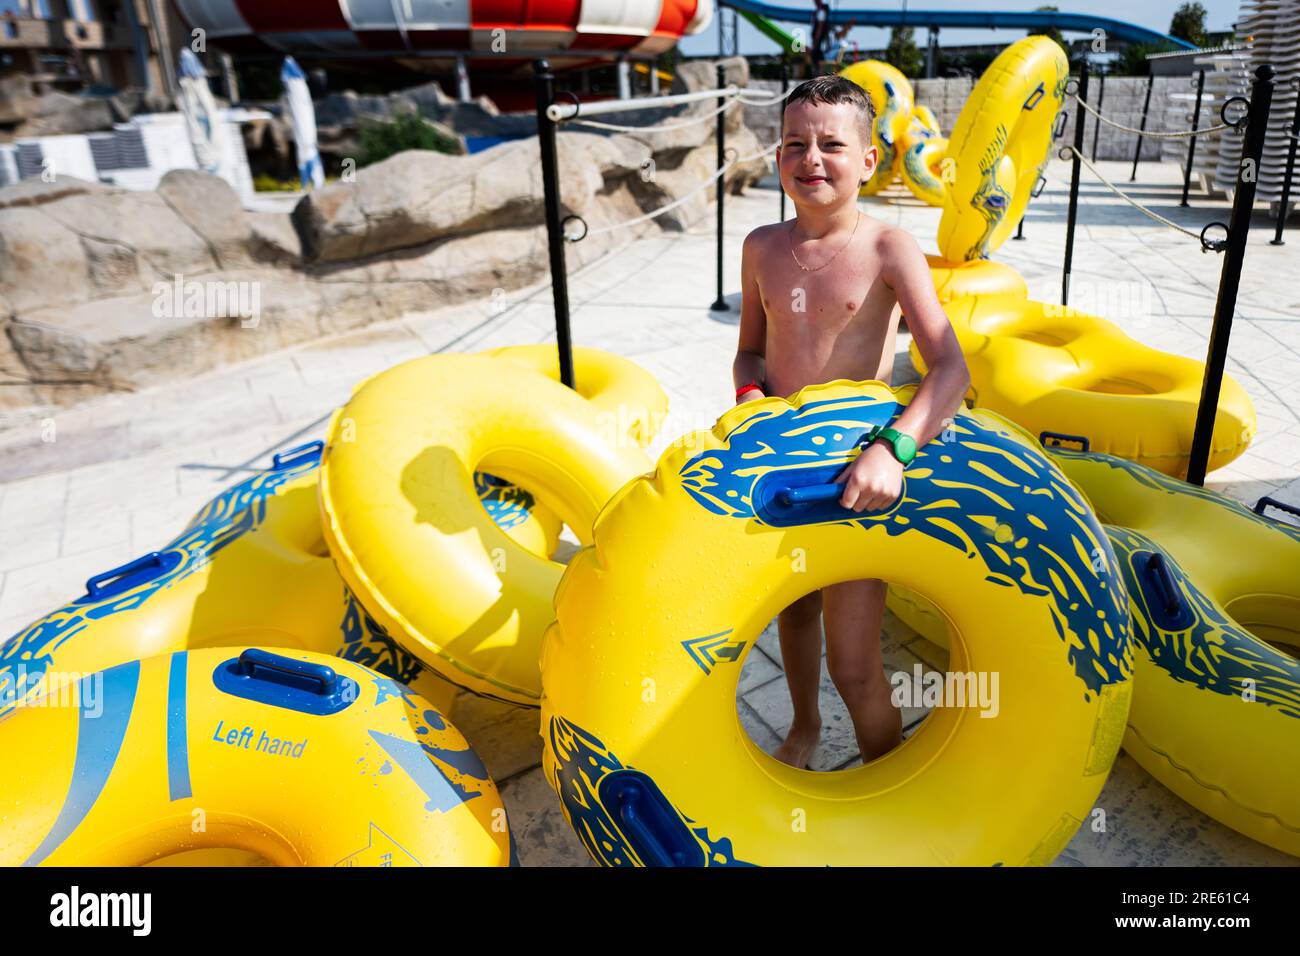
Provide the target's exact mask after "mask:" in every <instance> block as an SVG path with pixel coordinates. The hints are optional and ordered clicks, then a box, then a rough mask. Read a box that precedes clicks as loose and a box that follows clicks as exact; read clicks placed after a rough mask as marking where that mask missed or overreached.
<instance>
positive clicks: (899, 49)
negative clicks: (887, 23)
mask: <svg viewBox="0 0 1300 956" xmlns="http://www.w3.org/2000/svg"><path fill="white" fill-rule="evenodd" d="M915 35H916V31H915V30H913V29H912V28H911V27H892V28H891V29H890V31H889V46H887V47H885V62H886V63H888V64H890V65H891V66H895V67H897V68H898V71H899V72H900V73H902V74H903V75H904V76H906V77H917V76H920V75H921V71H922V70H923V69H924V68H925V59H924V58H923V57H922V56H921V50H920V48H918V47H917V45H916V36H915Z"/></svg>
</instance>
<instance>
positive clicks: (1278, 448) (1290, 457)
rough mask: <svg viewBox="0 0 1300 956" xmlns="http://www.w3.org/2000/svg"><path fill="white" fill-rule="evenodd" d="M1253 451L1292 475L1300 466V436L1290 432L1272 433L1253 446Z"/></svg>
mask: <svg viewBox="0 0 1300 956" xmlns="http://www.w3.org/2000/svg"><path fill="white" fill-rule="evenodd" d="M1251 450H1252V451H1253V452H1255V453H1256V454H1257V455H1258V456H1259V457H1260V458H1266V459H1268V460H1269V461H1271V462H1273V463H1275V464H1276V465H1278V466H1279V467H1281V468H1283V469H1286V470H1289V471H1290V472H1291V473H1292V474H1294V473H1295V471H1296V467H1297V466H1298V465H1300V435H1296V434H1293V433H1292V432H1289V431H1283V432H1272V433H1271V434H1268V435H1267V436H1266V437H1265V438H1264V439H1263V440H1262V441H1258V442H1256V443H1255V444H1254V445H1252V446H1251Z"/></svg>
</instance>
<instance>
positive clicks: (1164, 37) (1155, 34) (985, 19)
mask: <svg viewBox="0 0 1300 956" xmlns="http://www.w3.org/2000/svg"><path fill="white" fill-rule="evenodd" d="M718 5H719V6H723V7H731V8H732V9H733V10H735V11H736V12H737V13H739V14H740V15H741V16H743V17H744V18H745V19H746V20H748V21H749V22H750V23H752V24H754V26H755V27H757V28H758V30H759V31H760V32H761V33H762V34H763V35H764V36H766V37H768V38H769V39H771V40H774V41H775V42H776V43H777V44H779V45H780V47H781V49H783V50H785V51H786V52H787V53H789V52H791V44H792V43H793V42H794V37H793V36H791V35H790V34H789V33H788V32H786V31H785V30H783V29H782V28H781V27H779V26H777V22H778V21H779V22H781V23H799V24H804V25H807V24H808V23H809V21H810V18H811V16H812V13H811V9H810V8H804V9H795V8H792V7H782V6H778V5H777V4H774V3H762V2H760V0H718ZM828 19H829V22H830V24H831V25H832V26H840V25H842V24H845V23H849V22H850V21H852V23H853V25H854V26H859V27H923V28H924V27H955V28H960V29H968V30H982V29H994V30H996V29H1023V30H1042V29H1050V28H1053V27H1055V28H1056V29H1057V30H1061V31H1062V32H1065V31H1069V32H1075V33H1092V32H1093V31H1094V30H1104V31H1106V36H1107V37H1108V38H1109V39H1111V40H1123V41H1125V42H1127V43H1161V44H1167V45H1169V46H1171V47H1174V48H1176V49H1182V50H1192V49H1195V47H1194V46H1193V45H1192V44H1191V43H1188V42H1187V41H1186V40H1179V39H1178V38H1177V37H1171V36H1169V35H1168V34H1165V33H1161V32H1160V31H1159V30H1150V29H1147V28H1146V27H1141V26H1138V25H1137V24H1136V23H1126V22H1125V21H1123V20H1115V19H1112V18H1111V17H1099V16H1094V15H1093V14H1091V13H1062V12H1060V11H1056V10H1030V11H1025V12H1015V13H1013V12H1009V11H1003V12H998V11H995V10H902V9H895V10H833V11H829V13H828Z"/></svg>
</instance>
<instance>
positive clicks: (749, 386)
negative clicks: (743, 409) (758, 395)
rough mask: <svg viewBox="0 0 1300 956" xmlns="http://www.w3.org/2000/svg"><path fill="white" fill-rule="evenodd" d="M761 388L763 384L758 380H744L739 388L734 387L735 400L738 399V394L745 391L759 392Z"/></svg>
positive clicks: (740, 394)
mask: <svg viewBox="0 0 1300 956" xmlns="http://www.w3.org/2000/svg"><path fill="white" fill-rule="evenodd" d="M762 390H763V386H762V385H760V384H759V383H758V382H752V381H751V382H746V383H745V384H744V385H742V386H740V388H738V389H736V401H740V396H742V395H744V394H745V393H746V392H753V391H759V392H761V391H762Z"/></svg>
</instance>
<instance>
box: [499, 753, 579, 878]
mask: <svg viewBox="0 0 1300 956" xmlns="http://www.w3.org/2000/svg"><path fill="white" fill-rule="evenodd" d="M499 786H500V790H501V800H502V802H504V803H505V806H506V815H507V817H508V818H509V821H510V832H511V834H512V835H513V836H514V840H515V848H516V850H517V852H518V854H519V864H520V865H521V866H595V865H596V863H595V861H594V860H592V858H591V857H590V856H588V855H587V851H586V850H585V849H583V846H582V843H581V841H579V839H578V837H577V834H575V833H574V832H573V829H572V828H571V827H570V826H569V824H568V821H567V820H565V819H564V813H563V811H562V810H561V809H560V802H559V799H558V798H557V797H556V796H555V791H554V790H552V789H551V785H550V784H549V783H547V782H546V775H545V774H544V773H543V772H542V768H541V767H535V768H533V769H532V770H528V771H526V772H524V773H521V774H518V775H517V776H514V777H511V778H510V779H508V780H506V781H504V782H499Z"/></svg>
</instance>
